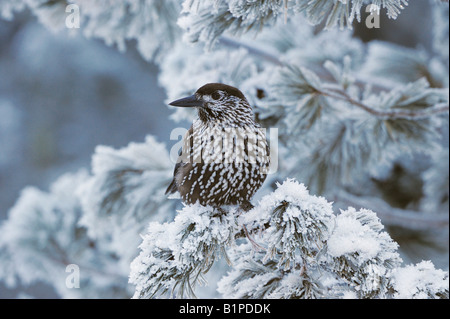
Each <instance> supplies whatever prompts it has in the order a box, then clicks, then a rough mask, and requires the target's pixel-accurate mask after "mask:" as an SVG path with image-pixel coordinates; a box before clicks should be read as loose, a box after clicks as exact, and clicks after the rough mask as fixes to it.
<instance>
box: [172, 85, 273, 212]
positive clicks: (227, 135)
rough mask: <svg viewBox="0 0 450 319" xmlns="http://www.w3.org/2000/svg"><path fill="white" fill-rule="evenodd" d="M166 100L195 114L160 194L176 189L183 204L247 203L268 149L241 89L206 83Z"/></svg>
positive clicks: (266, 160)
mask: <svg viewBox="0 0 450 319" xmlns="http://www.w3.org/2000/svg"><path fill="white" fill-rule="evenodd" d="M169 105H171V106H175V107H184V108H186V107H189V108H196V109H197V111H198V117H197V118H196V119H195V120H194V121H193V124H192V126H191V127H190V129H189V130H188V132H187V133H186V135H185V136H184V138H183V142H182V144H183V147H182V149H181V151H180V153H179V157H178V161H177V163H176V165H175V170H174V173H173V180H172V182H171V184H170V186H169V187H168V189H167V191H166V195H167V194H175V193H177V192H179V193H180V195H181V198H182V201H183V203H185V204H187V205H191V204H195V203H199V204H200V205H202V206H212V207H215V208H221V207H223V206H228V205H238V206H239V207H240V208H241V209H243V210H244V211H249V210H250V209H251V208H253V205H252V204H251V199H252V197H253V196H254V195H255V193H256V192H257V191H258V190H259V189H260V188H261V186H262V185H263V183H264V182H265V180H266V178H267V173H268V168H269V165H270V151H269V150H270V149H269V146H268V142H267V139H266V134H265V130H264V129H263V128H261V126H260V125H259V124H258V123H256V121H255V117H254V113H253V109H252V107H251V105H250V103H249V102H248V100H247V98H246V97H245V96H244V94H243V93H242V92H241V91H240V90H239V89H237V88H235V87H232V86H229V85H226V84H222V83H209V84H206V85H204V86H202V87H201V88H199V89H198V90H197V91H196V92H195V94H194V95H192V96H189V97H185V98H182V99H179V100H176V101H174V102H172V103H170V104H169Z"/></svg>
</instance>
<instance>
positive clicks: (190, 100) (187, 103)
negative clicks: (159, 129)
mask: <svg viewBox="0 0 450 319" xmlns="http://www.w3.org/2000/svg"><path fill="white" fill-rule="evenodd" d="M169 105H172V106H178V107H201V106H203V102H202V101H201V100H199V99H197V97H196V96H195V95H192V96H189V97H185V98H183V99H180V100H176V101H174V102H172V103H170V104H169Z"/></svg>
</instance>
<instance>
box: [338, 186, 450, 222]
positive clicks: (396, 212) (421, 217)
mask: <svg viewBox="0 0 450 319" xmlns="http://www.w3.org/2000/svg"><path fill="white" fill-rule="evenodd" d="M334 201H335V202H337V203H341V204H342V205H345V206H352V207H357V208H367V209H370V210H373V211H376V212H377V213H378V215H379V216H380V218H381V219H382V220H383V222H384V223H386V224H387V225H392V226H401V227H404V228H407V229H414V230H430V229H435V230H437V229H445V228H448V227H449V216H448V214H447V213H446V212H442V213H441V214H439V213H437V214H436V213H434V214H427V213H423V212H418V211H411V210H407V209H400V208H394V207H391V206H390V205H389V204H387V203H386V202H385V201H383V200H381V199H379V198H376V197H369V196H365V197H359V196H355V195H352V194H350V193H348V192H344V191H340V192H339V193H338V194H336V195H335V197H334Z"/></svg>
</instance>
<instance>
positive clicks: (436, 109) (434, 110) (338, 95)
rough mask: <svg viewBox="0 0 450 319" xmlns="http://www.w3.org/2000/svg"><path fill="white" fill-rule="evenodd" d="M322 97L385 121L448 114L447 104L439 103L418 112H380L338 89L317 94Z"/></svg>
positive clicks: (417, 118) (418, 118)
mask: <svg viewBox="0 0 450 319" xmlns="http://www.w3.org/2000/svg"><path fill="white" fill-rule="evenodd" d="M318 93H319V94H322V95H324V96H328V97H330V98H333V99H337V100H341V101H345V102H348V103H350V104H352V105H354V106H357V107H359V108H361V109H362V110H364V111H366V112H368V113H370V114H372V115H374V116H376V117H379V118H381V119H385V120H388V119H389V120H398V119H405V120H420V119H425V118H429V117H432V116H435V115H440V114H445V113H448V112H449V104H448V103H440V104H438V105H435V106H433V107H430V108H427V109H425V110H418V111H408V110H391V111H382V110H377V109H374V108H372V107H370V106H368V105H366V104H364V103H362V102H360V101H357V100H355V99H354V98H352V97H351V96H349V95H348V93H347V92H345V91H344V90H340V89H335V88H328V89H327V90H321V91H319V92H318Z"/></svg>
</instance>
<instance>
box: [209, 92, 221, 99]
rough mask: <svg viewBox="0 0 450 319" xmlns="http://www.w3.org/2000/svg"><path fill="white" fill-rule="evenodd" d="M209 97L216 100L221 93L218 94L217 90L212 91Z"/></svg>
mask: <svg viewBox="0 0 450 319" xmlns="http://www.w3.org/2000/svg"><path fill="white" fill-rule="evenodd" d="M211 97H212V99H213V100H216V101H217V100H219V99H220V97H221V95H220V93H219V92H214V93H213V94H211Z"/></svg>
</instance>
